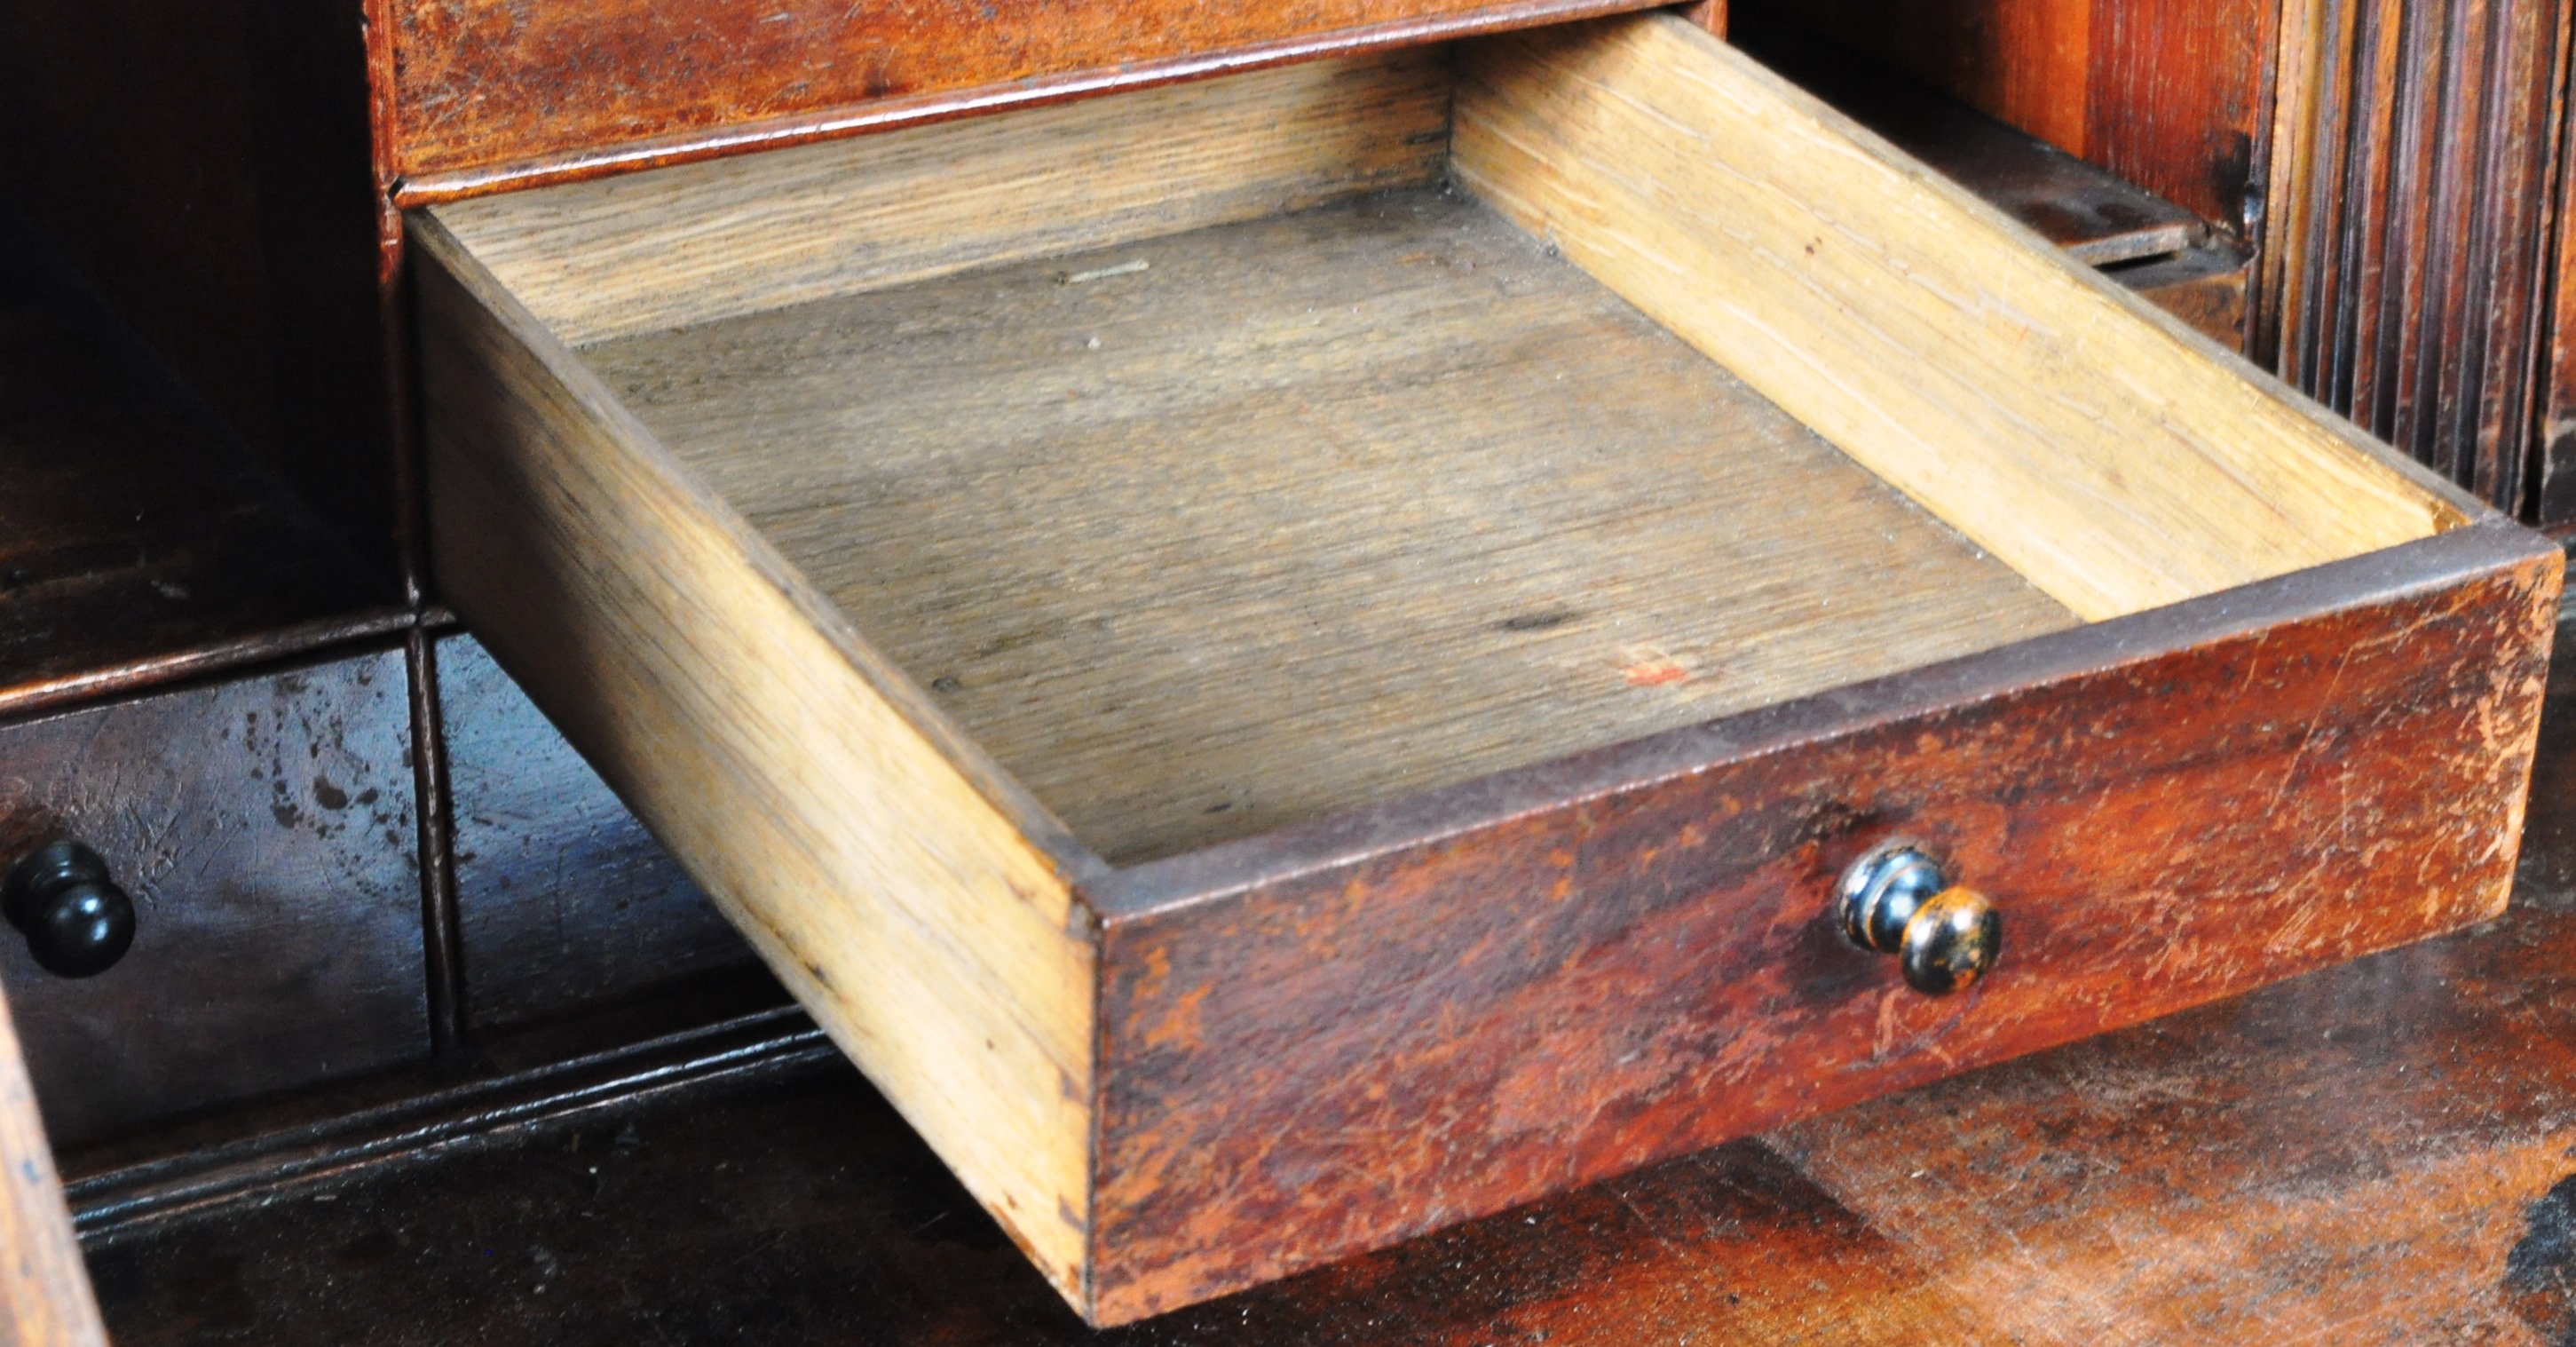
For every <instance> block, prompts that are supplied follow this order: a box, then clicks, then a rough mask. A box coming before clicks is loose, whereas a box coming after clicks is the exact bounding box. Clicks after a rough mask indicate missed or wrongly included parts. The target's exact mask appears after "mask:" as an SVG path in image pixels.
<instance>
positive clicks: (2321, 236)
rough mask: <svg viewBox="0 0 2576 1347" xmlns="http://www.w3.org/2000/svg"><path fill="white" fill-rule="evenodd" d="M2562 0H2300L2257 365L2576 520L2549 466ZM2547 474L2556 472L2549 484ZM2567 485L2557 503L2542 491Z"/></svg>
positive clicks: (2470, 481) (2283, 95)
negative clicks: (2540, 453) (2404, 0)
mask: <svg viewBox="0 0 2576 1347" xmlns="http://www.w3.org/2000/svg"><path fill="white" fill-rule="evenodd" d="M2568 31H2569V29H2568V8H2567V6H2566V5H2565V4H2563V3H2559V2H2558V0H2501V2H2500V3H2499V2H2490V0H2438V2H2436V3H2425V4H2420V5H2409V6H2395V5H2387V4H2379V3H2365V2H2364V0H2290V3H2288V4H2287V5H2286V6H2285V17H2284V36H2283V42H2282V49H2281V51H2282V54H2281V69H2280V78H2279V84H2280V96H2279V98H2278V100H2277V104H2278V108H2279V111H2278V114H2277V116H2276V119H2275V120H2276V126H2275V129H2274V132H2273V136H2272V142H2273V143H2272V154H2271V166H2272V168H2271V188H2270V194H2271V199H2272V203H2273V205H2272V216H2273V218H2272V221H2271V225H2270V228H2269V230H2268V232H2267V237H2266V240H2265V251H2266V256H2265V258H2264V260H2263V263H2262V265H2263V268H2264V273H2263V278H2262V281H2261V283H2260V284H2259V286H2258V295H2257V299H2258V306H2257V307H2258V313H2257V320H2256V321H2257V330H2256V332H2255V342H2254V347H2253V350H2254V354H2255V356H2256V358H2257V359H2259V360H2263V361H2265V362H2267V363H2272V364H2274V365H2276V367H2277V368H2279V369H2280V371H2281V373H2282V376H2283V377H2284V378H2286V379H2288V380H2289V381H2290V382H2292V383H2294V384H2297V385H2298V386H2299V387H2301V388H2305V389H2308V390H2310V391H2312V392H2314V393H2315V395H2316V396H2317V398H2318V399H2319V400H2320V401H2323V402H2325V403H2326V404H2327V405H2329V406H2332V407H2335V408H2337V409H2340V410H2343V411H2345V412H2346V413H2347V414H2349V415H2350V416H2351V417H2352V419H2353V420H2354V421H2356V422H2358V423H2359V424H2361V425H2362V426H2364V427H2366V428H2368V429H2369V430H2370V431H2371V432H2372V433H2373V434H2376V435H2380V436H2382V437H2385V438H2386V439H2388V440H2389V441H2390V442H2392V443H2394V444H2396V445H2398V446H2399V447H2400V448H2403V449H2405V450H2406V451H2407V452H2409V453H2411V454H2413V455H2415V456H2416V457H2418V458H2420V459H2422V460H2424V461H2425V462H2427V463H2431V464H2433V465H2434V466H2435V467H2437V468H2439V469H2440V470H2441V471H2442V472H2443V473H2444V474H2446V475H2448V476H2450V477H2451V478H2452V479H2454V480H2456V481H2459V482H2461V483H2463V484H2466V485H2468V486H2469V487H2470V488H2471V489H2472V490H2474V491H2476V492H2477V493H2478V494H2479V495H2480V496H2482V497H2484V498H2486V499H2488V500H2491V501H2493V502H2495V503H2496V504H2497V506H2498V507H2499V508H2502V509H2505V510H2508V511H2517V512H2520V513H2522V514H2523V515H2524V517H2527V518H2528V517H2533V516H2534V515H2535V514H2536V515H2537V517H2538V518H2540V519H2542V520H2544V521H2557V522H2563V521H2567V520H2571V519H2576V495H2568V494H2566V493H2567V492H2568V491H2569V490H2570V489H2571V488H2569V487H2568V486H2567V483H2568V482H2569V481H2570V480H2571V479H2570V477H2569V476H2568V475H2567V474H2566V473H2565V472H2564V471H2563V470H2554V469H2553V468H2551V467H2550V466H2548V465H2546V464H2544V465H2541V469H2540V470H2541V474H2542V475H2541V477H2540V478H2539V479H2538V480H2535V476H2534V472H2533V468H2534V466H2535V465H2534V463H2533V459H2534V457H2535V443H2534V440H2535V427H2536V424H2537V423H2538V421H2539V420H2540V419H2541V418H2544V417H2546V416H2549V415H2552V414H2554V413H2553V412H2552V411H2551V409H2550V407H2549V406H2548V400H2549V397H2550V396H2552V395H2551V394H2549V393H2547V392H2546V391H2545V390H2541V389H2536V388H2535V383H2536V381H2538V379H2539V377H2540V375H2541V372H2542V369H2543V367H2544V365H2545V364H2546V362H2547V360H2548V339H2547V338H2546V337H2545V335H2544V333H2545V332H2546V331H2547V326H2546V324H2547V321H2548V319H2547V305H2548V302H2549V295H2548V282H2549V273H2550V270H2551V266H2552V260H2553V259H2552V256H2551V249H2550V247H2549V245H2548V240H2549V238H2550V233H2551V231H2552V230H2553V229H2555V228H2559V227H2560V226H2557V225H2554V224H2553V223H2552V221H2553V219H2554V217H2555V214H2556V207H2555V205H2554V194H2563V192H2564V190H2565V189H2564V185H2563V184H2559V183H2554V182H2553V174H2552V168H2553V164H2552V162H2551V159H2550V146H2551V143H2552V137H2553V136H2554V135H2556V134H2557V133H2558V128H2559V126H2560V124H2561V120H2562V119H2563V118H2564V116H2565V102H2564V99H2563V97H2562V87H2563V82H2564V80H2565V79H2566V73H2565V66H2564V64H2563V63H2564V61H2565V53H2564V52H2563V51H2562V47H2563V45H2564V44H2565V42H2566V40H2567V35H2568ZM2553 472H2554V476H2552V475H2551V474H2552V473H2553ZM2553 482H2554V483H2555V484H2556V489H2557V491H2558V492H2559V493H2560V494H2559V495H2556V496H2553V495H2552V494H2551V492H2552V484H2553Z"/></svg>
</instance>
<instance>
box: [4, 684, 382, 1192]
mask: <svg viewBox="0 0 2576 1347" xmlns="http://www.w3.org/2000/svg"><path fill="white" fill-rule="evenodd" d="M380 645H381V643H380ZM411 748H412V738H411V723H410V699H409V697H408V695H407V691H406V680H405V675H404V669H403V660H402V656H401V654H400V653H399V652H398V651H389V650H384V649H382V648H379V649H377V650H374V651H372V652H369V653H365V654H359V655H353V656H345V657H340V658H335V659H332V660H329V661H328V662H325V663H322V664H319V665H315V666H311V667H307V668H302V669H294V670H289V671H285V672H280V673H272V674H266V675H261V676H253V677H243V678H237V679H233V680H229V681H224V682H218V683H214V684H211V685H206V686H200V687H194V688H187V689H182V690H178V691H170V692H163V693H159V694H157V695H152V696H146V697H142V698H138V699H134V700H129V701H124V702H117V703H111V704H108V705H103V706H93V707H87V708H84V709H81V710H78V711H73V712H68V713H65V714H61V715H57V716H52V717H47V718H43V719H38V720H33V721H27V722H22V723H19V724H14V725H8V726H5V727H0V867H5V866H7V865H9V864H12V863H14V862H15V861H16V860H17V859H18V857H19V856H21V855H24V854H25V853H26V852H28V851H30V850H32V849H34V848H35V847H36V846H38V845H40V844H42V843H44V842H46V841H50V840H53V839H55V838H58V837H69V838H74V839H77V840H79V841H81V842H83V843H85V844H87V845H88V846H89V847H91V848H92V849H94V850H95V851H97V852H98V853H99V854H100V855H101V856H102V857H103V858H105V860H106V861H107V863H108V867H109V871H110V873H111V875H112V876H113V878H114V879H115V881H116V882H117V883H118V884H119V885H120V886H121V887H123V888H124V889H125V890H126V891H127V893H129V894H130V895H131V896H132V898H133V900H134V905H135V908H136V912H137V922H136V935H135V940H134V945H133V948H132V949H131V950H130V951H128V952H127V954H126V955H125V957H124V958H123V960H121V961H120V962H118V963H117V964H116V966H114V967H113V968H110V969H108V970H107V971H106V972H104V973H101V974H99V975H97V976H95V977H90V978H84V979H79V980H71V979H65V978H61V977H57V976H55V975H53V974H51V973H48V972H46V971H44V970H43V969H41V968H39V967H37V966H36V964H35V962H34V960H33V959H32V958H31V957H30V955H29V954H28V952H27V947H26V942H25V941H24V939H23V938H21V937H20V936H19V935H18V933H17V932H16V931H14V930H8V929H6V928H0V983H5V984H6V986H7V988H8V995H9V1000H10V1003H11V1004H12V1005H13V1006H14V1007H15V1008H16V1010H17V1015H18V1026H19V1034H20V1036H21V1038H22V1039H23V1040H24V1044H25V1050H26V1061H27V1070H28V1071H29V1073H30V1074H31V1075H32V1076H33V1078H34V1080H35V1083H36V1089H37V1091H38V1094H39V1098H40V1099H41V1100H42V1102H43V1105H44V1109H45V1120H46V1125H47V1127H48V1129H49V1130H50V1131H51V1133H52V1135H53V1137H54V1139H55V1141H56V1142H58V1143H60V1144H63V1145H76V1144H80V1143H83V1142H87V1141H92V1140H96V1139H98V1138H100V1137H103V1136H108V1135H113V1134H116V1133H120V1132H131V1131H134V1130H137V1129H139V1128H142V1127H145V1126H148V1125H151V1124H155V1123H158V1122H162V1121H165V1120H168V1119H172V1118H177V1117H185V1116H188V1115H191V1114H197V1113H202V1112H205V1111H207V1110H209V1109H212V1108H216V1107H218V1106H222V1105H227V1104H237V1103H241V1102H244V1101H247V1100H251V1099H255V1098H258V1097H259V1096H261V1095H264V1094H270V1093H275V1092H279V1091H286V1090H293V1089H299V1088H306V1087H311V1086H317V1085H321V1084H324V1083H327V1082H330V1081H335V1080H345V1079H348V1078H350V1077H352V1076H357V1075H363V1074H365V1073H367V1072H369V1071H376V1070H382V1069H384V1068H386V1067H388V1066H392V1065H395V1064H398V1063H403V1062H409V1061H413V1060H416V1059H418V1058H420V1057H422V1056H424V1055H425V1054H426V1053H427V1052H428V1049H429V1041H428V1027H427V1022H426V1019H425V1017H424V1006H423V992H422V982H421V969H422V949H421V902H420V883H419V876H418V871H417V868H416V864H415V859H414V858H415V856H416V854H417V852H416V849H415V848H416V843H417V836H416V832H415V829H416V827H417V822H416V818H415V814H414V804H413V799H414V797H413V793H412V770H411Z"/></svg>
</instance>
